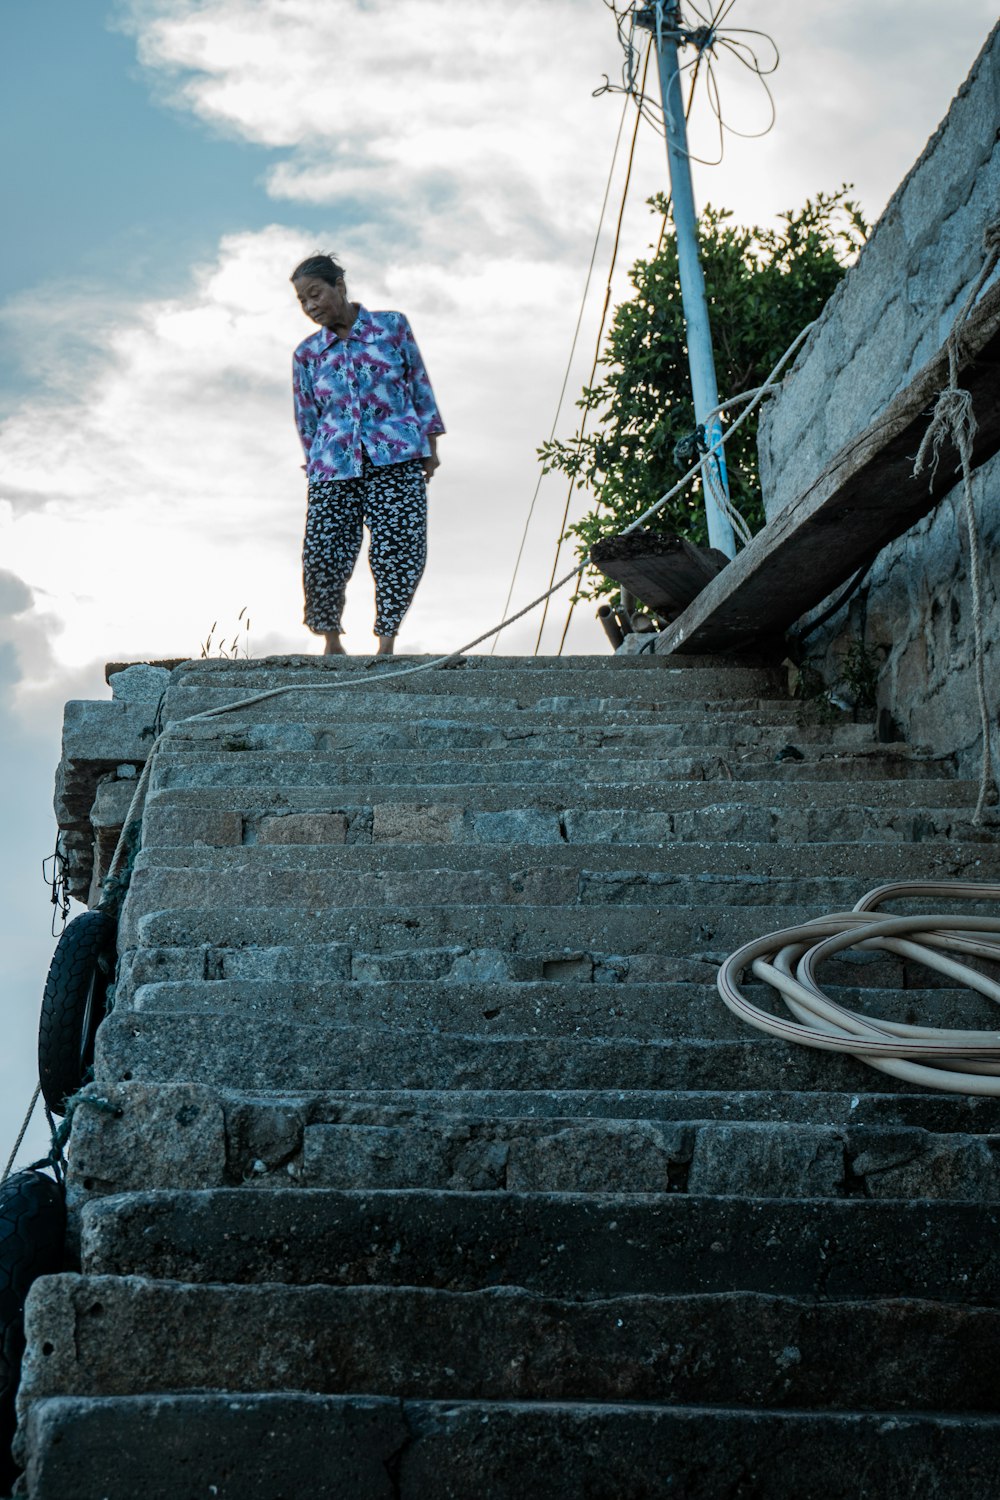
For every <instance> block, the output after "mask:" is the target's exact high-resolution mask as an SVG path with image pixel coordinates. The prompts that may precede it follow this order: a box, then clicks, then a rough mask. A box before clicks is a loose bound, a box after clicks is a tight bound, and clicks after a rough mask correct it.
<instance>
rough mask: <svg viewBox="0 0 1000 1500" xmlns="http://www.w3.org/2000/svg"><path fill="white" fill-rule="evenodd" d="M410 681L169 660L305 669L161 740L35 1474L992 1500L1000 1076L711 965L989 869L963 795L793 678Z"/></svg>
mask: <svg viewBox="0 0 1000 1500" xmlns="http://www.w3.org/2000/svg"><path fill="white" fill-rule="evenodd" d="M410 664H412V663H409V662H405V661H397V663H396V667H399V666H404V665H410ZM391 670H393V668H392V667H387V666H386V665H385V664H373V663H370V662H364V661H359V660H343V661H336V660H333V661H323V660H317V659H315V658H293V659H286V660H275V661H264V662H229V661H226V662H192V663H188V664H185V665H184V666H181V667H179V668H177V669H176V670H174V671H173V673H172V675H171V677H170V685H169V691H168V693H167V697H166V700H165V705H164V717H165V719H166V721H167V722H171V721H177V720H180V719H183V718H185V717H186V716H187V715H190V714H193V713H196V712H199V711H201V710H203V709H206V708H209V707H214V706H216V705H220V704H224V703H227V702H232V701H233V700H235V699H239V698H243V697H245V696H247V695H249V694H251V693H254V692H257V691H263V690H265V689H268V688H271V687H274V686H283V685H291V684H294V685H295V686H296V687H300V688H301V689H302V691H299V692H296V693H295V694H292V695H284V696H280V697H275V698H270V699H268V700H266V701H264V702H262V703H260V704H258V705H256V706H254V707H252V708H249V709H245V710H242V711H239V712H236V713H233V714H229V715H226V716H224V717H222V718H218V719H215V720H210V721H202V722H199V723H194V724H190V725H185V726H182V727H180V728H178V729H177V730H176V731H175V732H174V733H173V734H172V736H171V737H170V739H169V741H168V743H167V745H166V747H165V748H163V749H162V750H161V751H159V752H158V753H157V756H156V763H155V769H154V772H153V776H152V782H151V791H150V796H149V799H148V802H147V806H146V811H145V817H144V823H143V837H142V850H141V853H140V855H139V858H138V861H137V864H136V868H135V871H134V875H133V878H132V885H131V890H130V894H129V897H128V901H127V904H126V908H125V912H124V914H123V921H122V927H121V934H120V940H121V941H120V946H121V962H120V970H119V979H118V985H117V992H116V997H115V1008H114V1011H113V1013H112V1015H111V1016H110V1017H109V1019H108V1020H107V1021H106V1022H105V1024H104V1026H103V1027H102V1029H101V1033H100V1037H99V1044H98V1060H97V1068H96V1079H95V1083H94V1085H93V1086H91V1087H90V1089H89V1090H88V1091H87V1098H86V1100H85V1102H84V1103H82V1104H81V1105H80V1106H79V1108H78V1109H77V1111H76V1114H75V1118H74V1124H73V1135H72V1171H71V1204H72V1208H73V1214H74V1223H75V1225H76V1226H77V1231H78V1234H79V1246H78V1248H79V1257H80V1260H79V1265H80V1270H79V1273H67V1274H65V1275H61V1276H57V1277H50V1278H46V1279H45V1280H44V1281H41V1282H39V1283H37V1284H36V1287H35V1289H34V1291H33V1292H32V1295H31V1299H30V1303H29V1317H28V1333H29V1351H28V1356H27V1360H26V1365H25V1372H24V1379H23V1384H22V1392H21V1404H22V1421H21V1430H20V1442H21V1452H22V1457H23V1461H24V1462H25V1463H26V1465H27V1473H26V1477H25V1480H24V1481H23V1483H24V1486H25V1488H24V1493H25V1494H27V1495H29V1496H30V1497H32V1500H135V1497H137V1496H143V1497H147V1500H160V1497H162V1500H188V1497H191V1500H194V1497H196V1496H197V1497H203V1496H216V1497H220V1500H258V1497H260V1500H278V1497H293V1496H294V1497H299V1496H310V1497H331V1500H332V1497H334V1496H336V1497H350V1500H376V1497H378V1500H383V1497H385V1500H450V1497H454V1500H513V1497H518V1500H520V1497H522V1496H526V1495H527V1496H531V1497H532V1500H566V1497H589V1500H640V1497H661V1496H662V1497H667V1496H670V1497H677V1500H720V1497H727V1500H728V1497H732V1500H737V1497H741V1500H747V1497H755V1500H756V1497H767V1500H772V1497H773V1500H777V1497H779V1496H780V1497H782V1500H786V1497H789V1496H801V1497H804V1500H808V1497H812V1496H822V1497H823V1500H848V1497H850V1500H860V1497H862V1496H865V1497H875V1496H877V1497H879V1500H894V1497H904V1496H905V1497H911V1496H913V1495H916V1494H920V1495H921V1496H922V1497H924V1496H925V1497H930V1500H934V1497H939V1500H944V1497H949V1500H950V1497H954V1496H956V1495H958V1494H961V1495H962V1496H963V1497H964V1500H980V1497H982V1500H986V1497H987V1496H988V1497H990V1500H995V1497H996V1495H997V1493H998V1489H1000V1374H998V1365H997V1358H996V1349H997V1338H998V1335H1000V1255H998V1253H997V1239H998V1228H1000V1136H998V1135H995V1134H993V1133H992V1132H994V1131H996V1130H997V1129H998V1126H1000V1107H998V1105H997V1103H994V1102H993V1101H988V1100H983V1099H972V1098H964V1097H956V1096H952V1095H947V1094H930V1093H918V1092H913V1091H911V1090H908V1089H906V1088H905V1087H903V1086H902V1085H897V1084H895V1083H894V1081H893V1080H890V1079H888V1078H886V1077H884V1076H882V1075H879V1074H877V1073H874V1072H872V1071H870V1070H868V1069H866V1068H864V1067H863V1066H862V1065H860V1064H857V1063H854V1062H853V1061H851V1060H849V1059H845V1058H838V1057H833V1056H830V1055H826V1054H820V1053H816V1052H812V1051H807V1050H805V1049H792V1048H789V1047H787V1046H785V1045H784V1044H783V1043H780V1042H778V1041H774V1040H770V1039H766V1038H764V1037H763V1036H760V1035H758V1034H756V1033H753V1032H750V1031H748V1030H747V1029H746V1028H744V1027H743V1026H741V1024H740V1023H739V1022H738V1021H736V1020H735V1018H733V1017H732V1016H730V1014H729V1013H728V1011H727V1010H726V1009H725V1008H724V1007H723V1005H722V1003H721V1001H720V1000H719V999H718V996H717V994H716V992H715V988H714V976H715V971H716V967H717V965H718V963H719V962H720V961H721V960H722V959H723V958H724V957H725V956H726V954H727V953H728V952H729V951H730V950H731V949H732V948H733V947H734V946H735V945H737V944H739V943H740V942H742V941H744V940H746V939H748V938H750V937H752V936H755V935H758V934H760V933H762V932H766V931H770V930H773V929H775V928H778V927H781V926H784V925H788V924H789V923H792V922H795V921H797V920H800V919H804V918H806V917H809V916H813V915H819V914H821V913H822V912H825V911H829V910H835V909H842V908H843V907H845V906H849V905H851V904H853V902H854V901H855V900H857V898H858V897H859V896H860V895H861V894H862V893H863V892H864V891H865V890H867V889H868V888H869V887H870V886H873V885H876V884H878V883H880V882H882V881H888V880H893V879H898V878H917V877H921V878H931V877H936V878H940V879H947V878H951V877H960V878H966V879H981V880H986V879H995V878H997V865H998V861H997V857H996V842H995V839H996V826H995V822H994V826H993V827H992V828H986V829H983V828H976V827H974V826H973V825H972V823H971V809H972V807H973V806H974V803H975V787H974V786H973V785H971V784H969V783H966V782H962V781H960V780H957V779H955V777H954V774H953V768H952V767H951V766H950V765H949V764H948V763H947V762H945V761H941V760H936V759H934V758H932V757H928V756H922V755H920V754H918V753H915V752H913V751H912V750H911V749H910V748H908V747H906V746H902V745H879V744H877V743H875V740H874V736H873V731H872V729H871V727H870V726H867V725H855V724H851V723H847V722H844V723H837V724H835V725H829V724H822V723H818V722H815V715H813V716H812V718H811V717H810V713H809V712H808V711H805V710H803V708H802V707H801V705H798V704H795V703H792V702H789V701H788V700H787V698H786V697H785V696H784V695H783V693H782V691H781V687H780V682H779V677H778V675H777V674H776V673H773V672H771V671H770V670H765V669H763V668H759V667H752V666H745V665H736V664H730V663H725V662H719V661H714V660H713V661H705V660H701V659H693V660H689V661H680V660H677V659H663V658H658V659H648V658H643V657H634V658H601V659H589V658H579V657H576V658H568V659H562V660H544V659H541V660H537V661H527V662H525V661H518V660H501V659H490V658H486V657H480V658H471V659H468V660H465V661H463V662H460V663H459V664H457V665H456V666H454V667H452V668H449V669H446V670H440V669H439V670H434V671H431V672H426V673H421V674H418V675H414V676H410V677H403V678H400V679H398V680H397V681H393V680H392V679H391V678H390V677H389V676H388V675H386V674H387V673H388V672H389V671H391ZM334 682H338V683H342V684H344V686H343V687H342V688H341V689H339V690H335V691H330V690H328V688H327V687H326V685H327V684H331V683H334ZM348 684H349V685H348ZM321 686H322V690H318V689H320V688H321ZM107 707H108V709H109V710H110V708H111V707H112V705H107ZM145 717H146V718H150V717H151V710H150V711H149V712H146V714H145ZM119 718H120V716H119ZM115 722H116V723H117V722H119V721H118V720H116V721H115ZM108 724H109V725H110V724H111V719H110V717H109V719H108ZM144 734H145V731H144ZM97 738H98V739H99V738H100V736H99V735H98V736H97ZM147 743H148V736H147ZM93 753H94V755H95V756H97V755H98V750H94V752H93ZM102 753H104V754H107V752H106V751H104V752H102ZM116 754H120V750H115V751H113V752H111V753H110V762H111V763H113V761H114V756H115V755H116ZM81 764H82V762H81ZM126 773H127V775H130V774H132V768H131V767H128V766H126V767H124V768H123V774H126ZM127 775H126V779H127ZM131 784H132V785H134V782H133V783H131ZM126 790H127V788H126ZM111 791H113V788H112V789H111ZM104 794H105V803H106V804H107V796H108V795H109V794H110V793H109V788H108V787H105V788H104ZM121 800H122V799H121V797H119V799H118V801H119V806H120V805H121ZM112 801H113V797H112ZM119 820H120V813H119ZM98 824H99V825H100V826H99V827H98V834H99V842H100V839H101V838H103V839H104V841H105V843H107V840H108V824H109V819H108V817H107V816H104V817H103V820H102V819H95V827H97V825H98ZM827 973H828V978H829V979H830V980H831V982H832V983H833V984H834V986H835V990H834V992H835V993H836V994H838V995H840V996H842V997H845V998H846V999H847V1000H848V1001H849V1002H856V1001H857V999H858V998H859V996H860V995H862V993H863V1003H864V1005H865V1007H866V1008H867V1009H869V1010H871V1011H873V1012H877V1011H879V1010H881V1011H882V1013H884V1014H891V1015H893V1016H895V1017H897V1018H900V1019H912V1020H916V1019H920V1020H923V1021H927V1022H930V1023H931V1024H955V1023H957V1022H959V1020H960V1021H961V1024H966V1025H989V1024H990V1012H989V1011H988V1009H987V1008H986V1005H985V1002H982V1003H981V1004H980V1003H979V1002H977V1001H976V1000H975V999H974V998H973V997H971V996H968V995H965V994H962V993H957V992H955V991H953V990H950V989H948V988H946V987H943V986H941V985H940V984H935V983H934V982H933V981H932V980H930V979H929V978H928V976H927V975H926V974H924V973H922V972H921V971H916V970H914V969H912V968H911V967H910V966H908V965H907V964H905V963H903V962H901V961H897V960H895V959H891V958H888V957H877V956H875V955H854V956H853V957H848V958H846V959H844V960H843V961H841V962H840V963H839V964H837V965H836V966H831V967H830V969H829V970H828V971H827Z"/></svg>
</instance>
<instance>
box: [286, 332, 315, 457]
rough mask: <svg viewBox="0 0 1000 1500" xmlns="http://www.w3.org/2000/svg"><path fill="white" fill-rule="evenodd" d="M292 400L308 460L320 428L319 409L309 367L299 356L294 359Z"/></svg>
mask: <svg viewBox="0 0 1000 1500" xmlns="http://www.w3.org/2000/svg"><path fill="white" fill-rule="evenodd" d="M292 399H293V401H294V405H295V426H296V428H297V429H298V434H299V440H300V441H301V443H302V451H303V453H304V454H305V456H306V458H308V457H309V450H310V448H311V447H312V441H313V438H314V437H315V436H316V428H317V427H318V426H319V407H318V405H317V403H316V397H315V395H314V393H313V383H312V375H311V374H310V371H309V368H308V366H307V365H306V364H305V362H304V361H303V360H301V359H299V357H298V356H297V355H296V356H295V357H294V358H293V359H292Z"/></svg>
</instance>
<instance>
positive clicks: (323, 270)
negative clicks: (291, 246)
mask: <svg viewBox="0 0 1000 1500" xmlns="http://www.w3.org/2000/svg"><path fill="white" fill-rule="evenodd" d="M343 274H344V271H343V267H341V266H338V264H337V262H336V261H335V260H334V258H333V256H332V255H310V256H309V258H308V259H307V260H304V261H303V262H302V264H301V265H298V266H296V267H295V270H294V271H293V272H292V274H291V276H290V277H289V278H288V279H289V281H298V280H299V279H300V278H301V277H303V276H315V277H316V279H317V280H318V281H325V282H326V283H327V285H328V286H336V285H337V282H338V281H340V280H341V278H342V277H343Z"/></svg>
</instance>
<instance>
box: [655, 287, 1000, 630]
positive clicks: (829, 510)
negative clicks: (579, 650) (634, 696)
mask: <svg viewBox="0 0 1000 1500" xmlns="http://www.w3.org/2000/svg"><path fill="white" fill-rule="evenodd" d="M959 368H960V380H961V384H962V386H963V388H964V389H966V390H968V391H969V392H971V394H972V399H973V406H974V410H975V414H976V420H977V422H978V424H979V430H978V432H977V434H976V440H975V445H974V449H973V463H974V464H975V465H977V466H978V465H979V464H982V463H985V462H986V460H987V459H989V458H992V456H993V455H994V454H995V453H996V452H997V451H998V450H1000V283H996V284H994V285H993V286H992V287H990V288H989V289H988V290H987V291H986V292H985V293H984V294H983V296H982V297H981V298H980V300H979V302H978V303H977V305H976V307H975V308H974V309H973V312H972V314H971V316H970V317H969V320H968V322H967V323H966V328H965V334H964V337H963V354H962V359H961V361H960V367H959ZM947 380H948V362H947V356H946V354H945V352H944V349H943V348H942V349H941V350H939V352H938V353H937V355H935V357H934V358H933V359H932V360H930V361H928V363H927V364H926V365H924V367H923V369H922V370H921V371H920V373H919V374H918V375H917V376H916V378H915V379H914V380H913V381H912V382H911V383H910V385H908V386H907V387H906V388H905V390H903V391H901V392H900V394H899V395H898V396H896V397H895V398H894V399H893V400H892V401H891V402H890V404H889V405H888V406H887V407H886V409H885V410H884V412H883V413H882V414H881V416H879V417H878V418H877V420H876V421H874V422H873V423H872V424H871V426H870V427H867V428H866V429H865V431H864V432H862V433H860V434H859V436H858V437H856V438H853V439H852V440H851V441H850V442H849V443H847V444H845V446H844V447H843V448H842V449H841V450H840V452H839V453H838V454H837V455H836V457H835V458H834V459H833V460H832V462H831V463H829V464H828V465H827V466H826V468H825V469H824V470H823V472H822V473H821V474H820V475H819V477H818V478H817V479H816V480H814V482H813V483H812V484H811V485H810V486H809V487H808V489H806V490H805V491H804V492H803V493H802V494H801V495H800V496H799V497H798V499H797V500H795V501H794V502H793V503H792V504H791V505H790V506H788V508H787V509H786V510H784V511H782V512H781V514H780V515H778V516H775V518H774V519H773V520H772V521H769V522H768V524H767V525H766V526H765V527H764V528H763V530H762V531H760V532H758V533H757V535H756V536H755V537H754V539H753V541H752V542H751V543H750V544H749V545H748V546H747V547H745V548H744V549H743V551H742V552H740V553H739V554H738V556H737V557H736V558H734V560H733V561H732V562H731V563H730V564H729V566H728V567H726V568H724V569H723V571H722V572H721V573H720V574H719V576H718V577H717V578H715V579H713V580H712V582H711V583H709V584H708V586H707V587H706V588H705V589H703V591H702V592H701V593H700V594H699V595H698V597H697V599H695V600H694V602H693V603H692V604H690V605H689V606H688V608H687V609H686V610H685V611H684V613H683V614H682V615H680V616H679V617H678V619H676V620H675V621H674V622H673V624H672V625H671V626H669V628H668V629H666V630H664V631H662V632H661V634H660V635H659V636H657V638H656V647H655V650H656V652H657V654H659V653H660V652H666V653H671V652H686V651H720V652H723V651H730V652H731V651H741V650H746V649H747V648H748V647H750V646H754V645H760V643H761V642H762V641H764V640H767V639H769V638H771V637H775V636H780V635H781V633H782V632H783V631H784V630H787V629H788V627H789V626H790V625H792V624H793V623H794V622H795V621H796V620H797V619H799V618H800V616H802V615H803V614H805V613H806V612H807V611H808V610H810V609H813V608H815V606H816V605H817V604H819V603H820V602H821V601H822V600H823V599H825V598H827V596H828V595H829V594H831V593H832V592H833V590H834V589H836V588H837V587H839V586H840V585H841V584H843V583H844V582H845V581H846V580H847V579H849V578H850V577H851V576H852V575H853V574H854V573H856V572H857V571H858V569H859V568H861V567H864V566H866V565H867V564H868V563H870V562H872V561H873V560H874V558H875V557H876V556H877V554H878V553H879V552H880V551H881V549H882V548H883V547H885V546H886V545H887V544H888V543H889V542H891V541H894V540H895V538H896V537H898V536H902V534H903V533H904V532H905V531H908V530H909V529H910V527H911V526H913V525H914V524H915V523H916V522H917V521H919V520H920V518H921V517H922V516H924V515H926V514H927V512H928V511H930V510H933V508H934V506H935V505H936V504H937V503H938V501H939V500H940V499H941V498H942V496H944V495H945V494H947V493H948V491H949V490H950V489H951V488H952V487H953V486H954V484H955V483H956V482H957V479H958V477H959V470H958V456H957V454H956V453H955V451H954V449H953V448H952V447H951V446H950V445H946V446H945V448H944V450H943V453H942V458H941V464H940V467H939V469H938V474H937V479H936V481H935V483H934V489H933V491H932V490H931V488H930V486H929V484H928V476H927V473H926V472H925V473H923V474H921V475H920V476H919V478H916V479H914V478H913V461H914V457H915V455H916V452H917V449H918V448H919V446H920V442H921V439H922V438H923V436H924V433H925V432H926V431H927V426H928V423H929V421H930V414H931V411H932V409H933V406H934V402H935V400H936V399H937V395H938V392H939V391H940V390H941V388H942V387H943V386H944V385H946V384H947Z"/></svg>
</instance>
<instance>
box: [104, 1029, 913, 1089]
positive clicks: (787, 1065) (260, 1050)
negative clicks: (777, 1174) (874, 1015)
mask: <svg viewBox="0 0 1000 1500" xmlns="http://www.w3.org/2000/svg"><path fill="white" fill-rule="evenodd" d="M94 1076H95V1079H96V1080H97V1082H98V1083H104V1082H107V1083H120V1082H128V1081H129V1080H131V1079H138V1080H139V1081H145V1080H148V1081H150V1082H164V1083H166V1082H192V1083H206V1084H212V1085H214V1086H216V1087H219V1088H226V1087H228V1088H236V1089H254V1090H255V1089H263V1090H268V1091H272V1092H281V1091H294V1090H302V1089H374V1088H389V1089H396V1088H409V1089H461V1088H465V1087H468V1088H477V1089H512V1088H525V1089H613V1088H620V1089H669V1088H678V1089H687V1090H690V1089H708V1088H712V1089H726V1088H742V1089H783V1088H784V1089H794V1090H798V1089H808V1088H819V1089H823V1090H834V1091H841V1090H845V1089H852V1088H864V1087H865V1086H867V1084H868V1083H869V1081H870V1080H871V1072H870V1071H869V1070H868V1069H867V1068H865V1067H864V1066H863V1064H861V1063H859V1062H857V1061H855V1060H854V1059H853V1058H850V1057H846V1056H844V1055H841V1054H837V1053H830V1052H818V1051H815V1050H814V1049H813V1048H807V1047H797V1046H791V1045H786V1044H785V1043H784V1042H780V1041H777V1040H776V1039H774V1038H771V1037H765V1036H762V1035H761V1034H760V1033H751V1032H749V1029H748V1036H747V1039H746V1040H743V1041H740V1040H729V1041H703V1040H700V1039H692V1038H684V1039H680V1040H670V1039H667V1040H661V1039H657V1038H652V1039H643V1040H636V1039H634V1038H625V1037H613V1038H600V1039H595V1038H586V1037H553V1036H526V1037H511V1036H502V1037H483V1036H463V1035H461V1034H458V1033H448V1034H443V1035H439V1034H435V1033H428V1032H421V1031H405V1030H402V1029H400V1028H398V1027H396V1028H394V1027H384V1028H380V1029H378V1030H376V1029H374V1028H371V1027H366V1026H345V1025H336V1024H333V1023H330V1024H327V1025H319V1024H315V1023H311V1024H307V1023H305V1022H301V1021H295V1022H292V1021H284V1022H282V1024H281V1025H280V1026H276V1025H274V1023H273V1022H272V1021H270V1020H263V1021H262V1020H258V1019H254V1018H250V1017H244V1016H241V1015H211V1014H210V1015H198V1014H191V1013H185V1012H180V1011H175V1012H165V1011H159V1012H157V1013H156V1014H147V1013H145V1012H142V1011H126V1012H122V1013H118V1012H116V1011H113V1012H112V1013H111V1015H110V1016H109V1017H108V1018H107V1019H106V1020H105V1022H104V1023H103V1025H102V1026H101V1028H100V1030H99V1032H98V1037H97V1060H96V1064H95V1068H94ZM894 1082H895V1080H893V1079H891V1078H889V1077H888V1076H887V1075H883V1076H882V1077H880V1079H879V1081H878V1086H879V1090H880V1092H884V1093H892V1092H898V1091H900V1090H899V1089H898V1088H895V1089H894V1088H893V1083H894Z"/></svg>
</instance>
